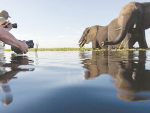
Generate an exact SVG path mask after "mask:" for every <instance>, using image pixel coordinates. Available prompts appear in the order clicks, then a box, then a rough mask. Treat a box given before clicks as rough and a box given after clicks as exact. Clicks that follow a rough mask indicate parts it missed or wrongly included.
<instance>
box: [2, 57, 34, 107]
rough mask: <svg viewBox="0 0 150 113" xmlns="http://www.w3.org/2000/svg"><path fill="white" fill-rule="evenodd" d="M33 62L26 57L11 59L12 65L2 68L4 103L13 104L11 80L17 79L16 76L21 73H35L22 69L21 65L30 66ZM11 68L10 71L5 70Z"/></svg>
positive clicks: (7, 64)
mask: <svg viewBox="0 0 150 113" xmlns="http://www.w3.org/2000/svg"><path fill="white" fill-rule="evenodd" d="M30 62H33V61H31V60H29V59H28V57H26V56H16V57H12V58H11V63H6V64H3V65H1V66H0V69H1V70H0V90H1V92H2V94H3V97H2V103H3V104H4V105H8V104H10V103H11V102H12V100H13V96H12V94H11V89H10V86H9V84H8V83H9V80H11V79H14V78H16V77H15V75H16V74H17V73H18V72H20V71H33V70H34V69H33V68H32V69H31V68H30V69H22V68H19V66H20V65H29V63H30ZM8 67H9V68H10V71H6V69H5V68H8Z"/></svg>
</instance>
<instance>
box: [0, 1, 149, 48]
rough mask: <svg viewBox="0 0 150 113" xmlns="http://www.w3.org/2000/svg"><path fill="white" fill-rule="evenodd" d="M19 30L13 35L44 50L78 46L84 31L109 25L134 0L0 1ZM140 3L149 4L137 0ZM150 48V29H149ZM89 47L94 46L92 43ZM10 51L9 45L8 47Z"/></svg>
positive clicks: (147, 35)
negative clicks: (92, 27)
mask: <svg viewBox="0 0 150 113" xmlns="http://www.w3.org/2000/svg"><path fill="white" fill-rule="evenodd" d="M0 1H1V3H0V8H1V10H3V9H4V10H7V11H8V12H9V14H10V16H11V18H10V21H11V22H12V23H18V28H17V29H13V30H11V31H10V32H11V33H12V34H13V35H14V36H15V37H16V38H17V39H20V40H30V39H32V40H34V42H35V43H39V47H40V48H58V47H78V40H79V39H80V37H81V35H82V33H83V31H84V29H85V28H86V27H90V26H93V25H102V26H105V25H107V24H109V23H110V22H111V20H113V19H114V18H116V17H118V15H119V12H120V9H121V8H122V6H124V5H125V4H127V3H129V2H131V0H125V1H120V0H115V1H112V0H0ZM137 2H145V1H143V0H137ZM146 39H147V43H148V45H149V46H150V30H146ZM85 47H91V44H89V45H86V46H85ZM6 48H9V46H6Z"/></svg>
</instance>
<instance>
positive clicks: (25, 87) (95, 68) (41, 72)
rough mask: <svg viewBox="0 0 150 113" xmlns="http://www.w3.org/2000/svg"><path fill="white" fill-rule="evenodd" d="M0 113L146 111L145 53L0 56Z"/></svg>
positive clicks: (148, 73)
mask: <svg viewBox="0 0 150 113" xmlns="http://www.w3.org/2000/svg"><path fill="white" fill-rule="evenodd" d="M0 61H1V62H0V66H1V67H0V91H1V92H0V99H1V103H0V111H1V113H119V112H122V113H133V112H135V113H150V101H149V100H150V51H146V52H145V51H140V52H139V51H134V52H132V51H125V52H116V51H109V52H108V51H102V52H95V51H93V52H92V51H75V52H69V51H59V52H57V51H44V52H37V54H36V53H35V52H28V54H27V55H24V56H14V55H12V52H5V53H4V55H1V58H0Z"/></svg>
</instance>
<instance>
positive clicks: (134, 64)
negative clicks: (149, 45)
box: [82, 51, 150, 101]
mask: <svg viewBox="0 0 150 113" xmlns="http://www.w3.org/2000/svg"><path fill="white" fill-rule="evenodd" d="M83 54H84V53H83ZM135 58H138V59H135ZM145 62H146V53H145V51H139V53H135V52H133V51H124V52H117V51H100V52H96V51H93V52H92V58H91V59H86V60H83V61H82V64H84V66H83V67H84V68H86V69H87V71H86V72H85V78H86V79H89V78H93V77H97V76H99V75H101V74H109V75H111V76H112V77H113V78H114V79H115V82H114V84H115V85H116V88H117V90H118V94H117V95H118V97H119V98H120V99H123V100H125V101H138V100H147V99H150V97H145V96H142V95H139V93H138V92H141V91H150V70H146V69H145Z"/></svg>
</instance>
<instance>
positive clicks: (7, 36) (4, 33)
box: [0, 27, 28, 53]
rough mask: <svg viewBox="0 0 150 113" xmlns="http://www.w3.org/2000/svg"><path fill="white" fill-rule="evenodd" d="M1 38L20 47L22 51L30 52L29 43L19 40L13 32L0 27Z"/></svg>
mask: <svg viewBox="0 0 150 113" xmlns="http://www.w3.org/2000/svg"><path fill="white" fill-rule="evenodd" d="M0 40H1V41H3V42H4V43H6V44H8V45H11V46H15V47H17V48H19V49H20V50H21V51H22V53H27V52H28V45H27V44H26V43H25V41H18V40H17V39H16V38H15V37H14V36H13V35H12V34H11V33H9V32H8V31H6V30H5V29H4V28H2V27H0Z"/></svg>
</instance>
